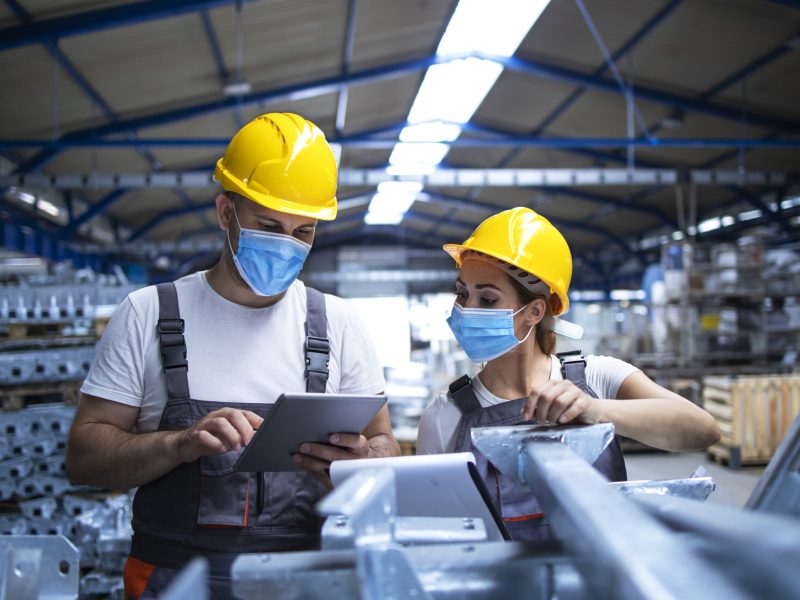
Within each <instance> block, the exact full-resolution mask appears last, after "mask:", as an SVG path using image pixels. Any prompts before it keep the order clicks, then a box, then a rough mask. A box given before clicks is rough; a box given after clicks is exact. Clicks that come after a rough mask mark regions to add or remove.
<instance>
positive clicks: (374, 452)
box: [368, 434, 400, 458]
mask: <svg viewBox="0 0 800 600" xmlns="http://www.w3.org/2000/svg"><path fill="white" fill-rule="evenodd" d="M368 443H369V458H381V457H383V456H400V445H399V444H398V443H397V440H395V439H394V437H393V436H391V435H386V434H381V435H376V436H373V437H371V438H369V442H368Z"/></svg>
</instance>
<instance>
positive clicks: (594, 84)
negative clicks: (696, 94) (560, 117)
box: [474, 52, 800, 131]
mask: <svg viewBox="0 0 800 600" xmlns="http://www.w3.org/2000/svg"><path fill="white" fill-rule="evenodd" d="M474 56H476V57H477V58H483V59H486V60H491V61H494V62H497V63H499V64H501V65H503V67H504V68H506V69H511V70H514V71H518V72H520V73H527V74H530V75H534V76H537V77H545V78H548V79H556V80H559V81H566V82H568V83H575V84H579V85H583V86H585V87H587V88H591V89H596V90H600V91H605V92H610V93H615V94H619V88H618V87H617V83H616V82H615V81H612V80H609V79H604V78H602V77H597V76H595V75H590V74H586V73H581V72H580V71H576V70H574V69H568V68H565V67H559V66H557V65H552V64H548V63H545V62H542V61H537V60H533V59H526V60H523V59H521V58H517V57H514V56H512V57H504V56H497V55H493V54H487V53H483V52H476V53H474ZM636 97H637V98H639V99H644V100H648V101H650V102H654V103H656V104H663V105H666V106H671V107H673V108H680V109H683V110H687V111H691V112H697V113H702V114H707V115H711V116H714V117H719V118H721V119H728V120H732V121H739V120H740V119H741V112H740V110H739V109H738V108H730V107H728V106H724V105H721V104H715V103H711V102H707V101H704V100H700V99H697V98H690V97H687V96H682V95H679V94H673V93H670V92H665V91H662V90H657V89H654V88H651V87H646V86H641V85H640V86H637V87H636ZM748 122H749V123H750V124H751V125H756V126H758V127H765V128H768V129H777V128H783V129H785V130H789V131H794V130H796V129H798V128H800V123H796V122H794V121H786V120H784V119H779V118H776V117H772V116H770V115H767V114H761V113H748Z"/></svg>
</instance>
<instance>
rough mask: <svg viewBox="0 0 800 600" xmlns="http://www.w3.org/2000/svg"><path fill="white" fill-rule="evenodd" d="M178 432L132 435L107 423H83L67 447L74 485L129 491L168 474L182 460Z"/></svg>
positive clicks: (72, 434)
mask: <svg viewBox="0 0 800 600" xmlns="http://www.w3.org/2000/svg"><path fill="white" fill-rule="evenodd" d="M179 435H180V432H177V431H157V432H153V433H129V432H127V431H122V430H121V429H119V428H118V427H115V426H114V425H109V424H106V423H84V424H82V425H81V426H80V427H79V430H78V431H73V432H72V433H71V435H70V441H69V444H68V445H67V457H66V466H67V474H68V475H69V478H70V480H71V481H72V482H73V483H77V484H84V485H95V486H99V487H106V488H114V489H129V488H132V487H137V486H140V485H144V484H146V483H149V482H151V481H153V480H155V479H158V478H159V477H161V476H162V475H166V474H167V473H169V472H170V471H171V470H173V469H174V468H175V467H177V466H178V465H179V464H181V461H180V459H179V457H178V450H177V449H178V436H179Z"/></svg>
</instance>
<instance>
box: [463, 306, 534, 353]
mask: <svg viewBox="0 0 800 600" xmlns="http://www.w3.org/2000/svg"><path fill="white" fill-rule="evenodd" d="M526 306H527V305H526ZM523 308H525V307H524V306H523V307H522V308H520V309H519V310H517V311H516V312H515V311H513V310H511V309H510V308H500V309H491V308H464V307H463V306H461V305H460V304H458V303H456V304H453V310H452V312H451V313H450V316H449V317H448V319H447V324H448V325H449V326H450V329H451V330H452V332H453V335H455V336H456V340H457V341H458V343H459V344H460V345H461V347H462V348H463V349H464V352H466V353H467V356H469V358H470V360H471V361H472V362H486V361H488V360H492V359H493V358H497V357H498V356H502V355H503V354H505V353H506V352H508V351H509V350H512V349H514V348H516V347H517V346H519V345H520V344H521V343H522V342H524V341H525V340H527V339H528V336H529V335H530V334H531V331H533V327H532V326H531V328H530V329H529V330H528V333H527V334H526V335H525V337H524V338H523V339H521V340H518V339H517V336H516V334H515V333H514V316H515V315H517V314H518V313H519V312H520V311H521V310H522V309H523Z"/></svg>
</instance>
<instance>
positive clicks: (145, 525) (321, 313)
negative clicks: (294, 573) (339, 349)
mask: <svg viewBox="0 0 800 600" xmlns="http://www.w3.org/2000/svg"><path fill="white" fill-rule="evenodd" d="M157 290H158V300H159V319H158V326H157V327H158V335H159V343H160V347H161V357H162V366H163V368H164V375H165V379H166V387H167V403H166V406H165V407H164V412H163V414H162V416H161V422H160V424H159V426H158V430H159V431H176V430H181V429H186V428H188V427H191V426H192V425H194V424H195V423H196V422H197V421H199V420H200V419H202V418H203V417H204V416H205V415H207V414H208V413H210V412H212V411H214V410H217V409H219V408H223V407H226V406H227V407H232V408H240V409H247V410H251V411H253V412H255V413H257V414H258V415H260V416H262V417H265V418H266V417H267V415H269V412H270V410H271V409H272V405H253V404H237V403H223V402H205V401H202V402H201V401H197V400H193V399H192V398H191V397H190V394H189V380H188V377H187V372H188V368H189V365H188V363H187V361H186V342H185V339H184V337H183V331H184V322H183V319H181V318H180V309H179V306H178V295H177V292H176V290H175V285H174V284H173V283H163V284H159V285H158V286H157ZM306 293H307V298H308V301H307V307H308V310H307V315H306V341H305V355H306V376H307V380H306V390H307V391H308V392H317V393H324V392H325V385H326V383H327V380H328V355H329V352H330V344H329V342H328V337H327V323H328V321H327V316H326V312H325V297H324V295H323V294H322V293H320V292H318V291H317V290H314V289H311V288H306ZM281 343H282V342H281V340H276V350H275V351H276V353H279V352H281ZM238 455H239V452H227V453H225V454H219V455H216V456H204V457H202V458H201V459H200V460H198V461H196V462H193V463H184V464H181V465H179V466H177V467H176V468H175V469H173V470H172V471H170V472H169V473H167V474H166V475H164V476H163V477H160V478H159V479H156V480H155V481H152V482H150V483H148V484H146V485H143V486H142V487H140V488H139V490H138V491H137V492H136V496H135V498H134V501H133V530H134V535H133V543H132V548H131V555H132V556H134V557H136V558H138V559H140V560H143V561H145V562H149V563H152V564H155V565H159V566H163V567H175V568H180V567H181V566H182V565H183V564H185V563H186V562H188V561H189V560H191V558H193V557H194V556H197V555H201V554H204V555H222V554H226V555H232V554H239V553H243V552H275V551H281V550H307V549H314V548H317V547H318V546H319V538H320V528H321V523H322V522H321V520H320V518H319V517H318V516H317V515H316V513H315V512H314V505H315V504H316V503H317V501H318V500H319V499H320V498H322V496H323V495H324V493H325V488H324V487H323V486H322V484H320V483H318V482H317V481H315V480H314V479H313V478H312V477H311V476H310V475H308V474H306V473H305V472H297V473H240V472H234V471H233V465H234V463H235V462H236V459H237V458H238Z"/></svg>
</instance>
